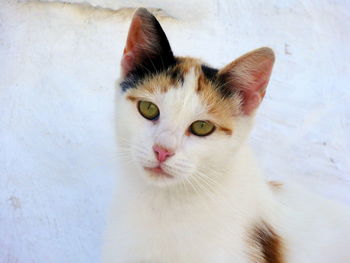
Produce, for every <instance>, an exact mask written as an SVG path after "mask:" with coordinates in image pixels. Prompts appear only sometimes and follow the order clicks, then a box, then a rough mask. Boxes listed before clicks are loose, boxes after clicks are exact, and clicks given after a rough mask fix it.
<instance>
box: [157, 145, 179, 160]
mask: <svg viewBox="0 0 350 263" xmlns="http://www.w3.org/2000/svg"><path fill="white" fill-rule="evenodd" d="M153 151H154V153H155V154H156V157H157V160H158V161H159V162H161V163H162V162H164V161H165V160H166V159H168V158H169V157H171V156H173V155H174V154H175V153H174V152H173V151H171V150H169V149H166V148H164V147H162V146H160V145H157V144H156V145H153Z"/></svg>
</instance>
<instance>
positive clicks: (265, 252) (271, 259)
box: [249, 222, 285, 263]
mask: <svg viewBox="0 0 350 263" xmlns="http://www.w3.org/2000/svg"><path fill="white" fill-rule="evenodd" d="M249 243H251V246H252V247H250V248H252V249H251V251H252V252H251V256H252V262H254V263H283V262H285V260H284V255H283V243H282V239H281V237H280V236H278V235H277V234H276V232H275V231H274V230H273V229H272V227H271V226H269V225H268V224H266V223H265V222H263V223H262V224H260V225H258V226H256V227H255V228H254V230H253V235H252V238H251V241H250V242H249Z"/></svg>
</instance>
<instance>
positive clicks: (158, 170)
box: [144, 166, 174, 178]
mask: <svg viewBox="0 0 350 263" xmlns="http://www.w3.org/2000/svg"><path fill="white" fill-rule="evenodd" d="M144 169H145V170H146V171H150V172H151V173H150V174H151V176H154V177H163V178H174V177H173V176H172V175H170V174H168V173H167V172H165V171H164V170H163V168H162V167H161V166H157V167H144Z"/></svg>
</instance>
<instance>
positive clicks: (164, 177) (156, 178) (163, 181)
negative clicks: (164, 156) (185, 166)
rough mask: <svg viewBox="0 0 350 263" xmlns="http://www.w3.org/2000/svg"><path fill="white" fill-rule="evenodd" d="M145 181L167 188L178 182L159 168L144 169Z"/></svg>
mask: <svg viewBox="0 0 350 263" xmlns="http://www.w3.org/2000/svg"><path fill="white" fill-rule="evenodd" d="M143 169H144V171H145V176H146V180H147V182H148V183H150V184H152V185H155V186H158V187H167V186H170V185H174V184H176V183H177V181H178V180H176V178H175V177H174V176H172V175H171V174H169V173H167V172H165V171H164V170H163V169H162V168H161V167H153V168H150V167H144V168H143Z"/></svg>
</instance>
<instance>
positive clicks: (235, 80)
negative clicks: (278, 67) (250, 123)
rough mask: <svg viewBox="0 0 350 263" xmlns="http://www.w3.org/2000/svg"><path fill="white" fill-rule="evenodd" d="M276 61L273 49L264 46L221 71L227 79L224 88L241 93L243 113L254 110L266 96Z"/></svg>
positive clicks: (220, 73) (249, 112)
mask: <svg viewBox="0 0 350 263" xmlns="http://www.w3.org/2000/svg"><path fill="white" fill-rule="evenodd" d="M274 61H275V56H274V53H273V51H272V49H270V48H266V47H263V48H259V49H256V50H254V51H251V52H249V53H247V54H245V55H243V56H241V57H239V58H238V59H236V60H235V61H233V62H232V63H230V64H228V65H227V66H226V67H224V68H223V69H221V70H220V71H219V76H222V77H223V78H224V79H225V80H226V82H225V87H224V88H225V89H226V90H229V91H232V92H237V91H238V92H239V93H240V94H241V98H242V105H241V110H242V112H243V114H246V115H249V114H251V113H252V112H254V111H255V110H256V109H257V107H258V106H259V104H260V102H261V101H262V99H263V98H264V96H265V93H266V87H267V84H268V82H269V79H270V76H271V72H272V67H273V64H274Z"/></svg>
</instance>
